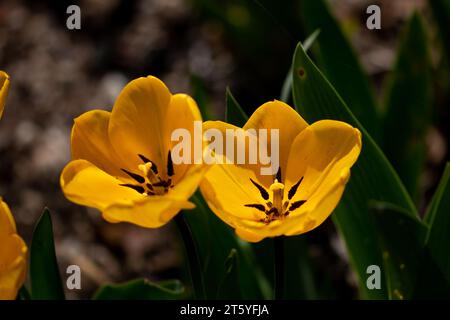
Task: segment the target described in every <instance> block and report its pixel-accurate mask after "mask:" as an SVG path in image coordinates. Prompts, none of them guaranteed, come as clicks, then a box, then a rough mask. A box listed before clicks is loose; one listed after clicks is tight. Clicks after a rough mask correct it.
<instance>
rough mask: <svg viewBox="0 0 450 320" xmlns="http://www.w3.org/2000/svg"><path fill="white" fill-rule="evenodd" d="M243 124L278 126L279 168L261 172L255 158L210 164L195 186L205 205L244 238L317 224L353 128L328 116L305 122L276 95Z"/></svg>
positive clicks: (343, 179)
mask: <svg viewBox="0 0 450 320" xmlns="http://www.w3.org/2000/svg"><path fill="white" fill-rule="evenodd" d="M204 128H205V130H206V129H210V128H215V129H218V130H220V131H221V132H222V133H223V134H224V135H225V134H226V130H227V129H237V128H236V127H235V126H233V125H230V124H228V123H224V122H221V121H207V122H205V124H204ZM243 129H244V130H248V129H256V130H258V129H269V130H272V129H278V130H279V168H278V170H277V171H276V174H274V175H273V176H272V175H261V170H260V169H261V165H260V164H251V165H249V164H245V165H239V164H216V165H214V166H213V167H212V168H211V169H210V170H209V171H208V173H207V174H206V175H205V178H204V180H203V181H202V183H201V186H200V188H201V192H202V194H203V196H204V198H205V199H206V201H207V203H208V205H209V207H210V208H211V209H212V210H213V212H214V213H215V214H216V215H217V216H218V217H219V218H220V219H222V220H223V221H224V222H226V223H227V224H229V225H230V226H231V227H233V228H234V229H235V231H236V233H237V235H238V236H239V237H241V238H242V239H245V240H247V241H250V242H257V241H260V240H262V239H264V238H266V237H276V236H281V235H286V236H291V235H298V234H301V233H305V232H308V231H310V230H312V229H314V228H316V227H317V226H319V225H320V224H321V223H322V222H323V221H324V220H325V219H326V218H327V217H328V216H329V215H330V214H331V212H332V211H333V210H334V208H335V207H336V205H337V204H338V202H339V200H340V198H341V196H342V193H343V191H344V188H345V184H346V183H347V181H348V179H349V176H350V167H351V166H352V165H353V164H354V163H355V161H356V159H357V158H358V155H359V153H360V151H361V133H360V132H359V131H358V129H356V128H353V127H352V126H350V125H348V124H346V123H344V122H340V121H333V120H321V121H318V122H315V123H313V124H311V125H308V124H307V123H306V122H305V120H303V119H302V117H301V116H300V115H299V114H298V113H297V112H295V111H294V110H293V109H292V108H291V107H290V106H288V105H287V104H285V103H282V102H280V101H273V102H268V103H265V104H264V105H262V106H261V107H259V108H258V109H257V110H256V111H255V112H254V113H253V115H252V116H251V117H250V119H249V120H248V122H247V123H246V124H245V125H244V127H243ZM266 143H267V144H268V145H269V144H270V143H271V142H270V141H269V140H267V141H266ZM248 146H249V144H246V147H247V148H248ZM223 149H225V148H223ZM246 154H247V155H248V154H249V150H248V149H247V152H246Z"/></svg>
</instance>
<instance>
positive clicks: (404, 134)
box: [382, 13, 432, 199]
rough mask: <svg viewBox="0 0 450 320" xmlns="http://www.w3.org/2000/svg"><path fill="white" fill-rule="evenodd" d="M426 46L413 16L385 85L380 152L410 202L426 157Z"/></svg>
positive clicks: (428, 104)
mask: <svg viewBox="0 0 450 320" xmlns="http://www.w3.org/2000/svg"><path fill="white" fill-rule="evenodd" d="M427 43H428V42H427V38H426V35H425V30H424V27H423V24H422V21H421V19H420V16H419V15H418V14H417V13H415V14H414V15H413V16H412V17H411V19H410V20H409V23H408V25H407V27H406V29H405V31H404V35H403V37H402V40H401V42H400V47H399V50H398V55H397V62H396V64H395V68H394V71H393V72H392V73H391V75H390V79H389V81H388V88H387V94H386V101H385V116H384V119H383V134H382V135H383V138H382V141H383V150H384V152H385V153H386V156H387V157H388V159H389V160H390V161H391V163H392V165H393V166H394V167H395V169H396V170H397V172H398V174H399V176H400V178H401V179H402V181H403V183H404V184H405V186H406V188H407V189H408V191H409V193H410V194H411V195H412V197H413V199H417V196H418V194H417V193H418V192H417V189H418V180H419V176H420V173H421V172H422V170H423V165H424V161H425V153H426V148H425V134H426V131H427V129H428V128H429V126H430V124H431V112H430V111H431V109H432V108H431V97H432V96H431V68H430V59H429V56H428V50H427ZM419 115H420V116H419Z"/></svg>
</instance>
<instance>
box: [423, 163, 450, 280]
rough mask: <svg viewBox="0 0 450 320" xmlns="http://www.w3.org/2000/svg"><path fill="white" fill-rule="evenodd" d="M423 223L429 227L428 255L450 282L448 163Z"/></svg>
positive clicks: (449, 185) (449, 165) (449, 181)
mask: <svg viewBox="0 0 450 320" xmlns="http://www.w3.org/2000/svg"><path fill="white" fill-rule="evenodd" d="M425 221H426V222H427V224H428V226H429V232H428V234H427V247H428V249H429V251H430V255H431V257H432V258H433V259H434V261H435V262H436V264H437V266H439V268H440V269H441V272H442V273H443V274H444V276H445V277H446V279H447V281H448V282H450V255H449V247H450V163H447V166H446V168H445V171H444V174H443V175H442V178H441V181H440V183H439V186H438V188H437V190H436V193H435V195H434V197H433V200H432V203H431V206H430V209H429V210H428V212H427V214H426V217H425Z"/></svg>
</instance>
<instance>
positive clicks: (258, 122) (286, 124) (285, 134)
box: [243, 100, 308, 177]
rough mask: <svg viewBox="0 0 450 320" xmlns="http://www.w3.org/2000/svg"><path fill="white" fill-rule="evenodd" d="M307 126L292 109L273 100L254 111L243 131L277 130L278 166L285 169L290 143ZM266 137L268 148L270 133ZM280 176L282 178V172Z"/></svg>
mask: <svg viewBox="0 0 450 320" xmlns="http://www.w3.org/2000/svg"><path fill="white" fill-rule="evenodd" d="M307 126H308V123H306V121H305V120H304V119H303V118H302V117H301V116H300V115H299V114H298V113H297V112H296V111H295V110H294V109H292V108H291V107H290V106H289V105H287V104H286V103H284V102H281V101H277V100H275V101H271V102H266V103H264V104H263V105H262V106H260V107H259V108H258V109H256V111H255V112H254V113H253V114H252V116H251V117H250V118H249V119H248V121H247V123H246V124H245V125H244V127H243V129H250V128H253V129H278V130H279V152H280V153H279V159H280V163H279V164H280V166H281V167H282V168H285V167H286V163H287V159H288V155H289V149H290V146H291V144H292V141H293V140H294V139H295V137H296V136H297V135H298V134H299V133H300V132H301V131H302V130H303V129H305V128H306V127H307ZM268 137H269V139H268V142H267V144H268V146H270V141H271V140H270V133H268ZM268 150H270V147H269V149H268ZM282 175H283V177H284V172H282Z"/></svg>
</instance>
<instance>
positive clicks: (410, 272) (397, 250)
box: [373, 202, 428, 300]
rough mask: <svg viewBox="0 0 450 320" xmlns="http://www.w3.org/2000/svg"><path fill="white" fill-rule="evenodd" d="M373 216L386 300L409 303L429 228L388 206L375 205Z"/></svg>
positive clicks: (407, 214) (410, 216) (401, 211)
mask: <svg viewBox="0 0 450 320" xmlns="http://www.w3.org/2000/svg"><path fill="white" fill-rule="evenodd" d="M373 212H374V214H375V221H376V223H377V227H378V230H379V232H378V236H379V238H380V243H381V247H382V251H383V268H382V270H383V273H384V275H385V277H386V284H387V289H388V296H389V299H395V300H404V299H411V298H412V297H413V294H414V290H415V286H416V282H417V277H418V274H419V271H420V266H421V264H420V262H421V261H420V257H421V256H422V253H423V248H424V243H425V236H426V233H427V229H428V228H427V227H426V226H425V225H424V224H423V223H422V222H421V221H420V220H419V219H418V218H417V217H415V216H413V215H411V214H410V213H408V212H405V210H404V209H402V208H398V207H397V206H395V205H392V204H390V203H383V202H377V203H374V205H373Z"/></svg>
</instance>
